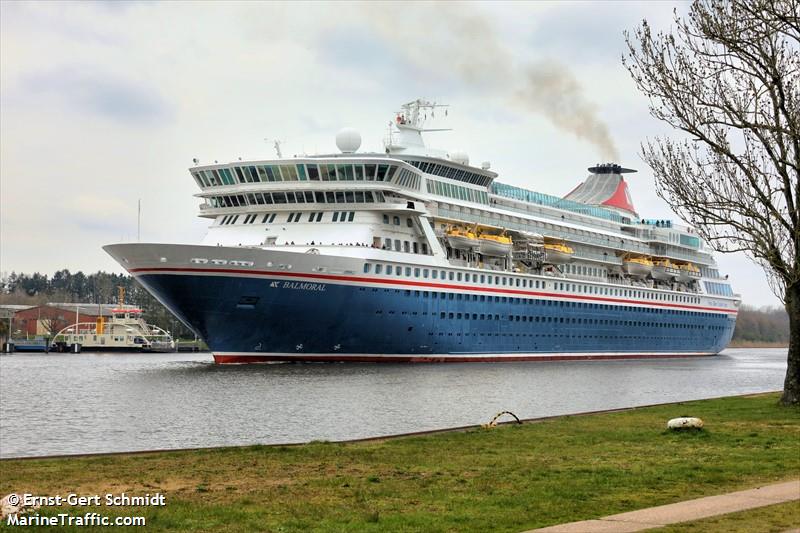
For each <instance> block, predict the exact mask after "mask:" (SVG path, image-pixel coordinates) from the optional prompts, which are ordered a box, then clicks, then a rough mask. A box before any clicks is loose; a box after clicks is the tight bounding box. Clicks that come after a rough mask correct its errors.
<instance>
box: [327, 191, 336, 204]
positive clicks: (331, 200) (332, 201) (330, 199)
mask: <svg viewBox="0 0 800 533" xmlns="http://www.w3.org/2000/svg"><path fill="white" fill-rule="evenodd" d="M325 202H327V203H329V204H335V203H336V200H335V199H334V194H333V193H332V192H330V191H329V192H326V193H325Z"/></svg>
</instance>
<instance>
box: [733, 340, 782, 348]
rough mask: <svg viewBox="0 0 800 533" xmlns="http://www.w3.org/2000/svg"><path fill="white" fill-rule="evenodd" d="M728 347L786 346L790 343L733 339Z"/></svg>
mask: <svg viewBox="0 0 800 533" xmlns="http://www.w3.org/2000/svg"><path fill="white" fill-rule="evenodd" d="M728 348H786V349H787V350H788V349H789V345H788V344H786V343H785V342H762V341H741V340H740V341H731V343H730V344H729V345H728Z"/></svg>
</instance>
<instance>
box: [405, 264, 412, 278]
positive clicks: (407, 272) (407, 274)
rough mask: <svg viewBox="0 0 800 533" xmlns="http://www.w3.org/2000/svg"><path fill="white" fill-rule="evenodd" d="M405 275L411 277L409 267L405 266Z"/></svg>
mask: <svg viewBox="0 0 800 533" xmlns="http://www.w3.org/2000/svg"><path fill="white" fill-rule="evenodd" d="M406 276H407V277H409V278H410V277H411V267H406Z"/></svg>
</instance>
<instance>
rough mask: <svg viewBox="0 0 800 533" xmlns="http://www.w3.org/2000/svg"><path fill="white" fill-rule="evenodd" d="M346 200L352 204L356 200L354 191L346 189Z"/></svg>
mask: <svg viewBox="0 0 800 533" xmlns="http://www.w3.org/2000/svg"><path fill="white" fill-rule="evenodd" d="M344 201H345V203H348V204H352V203H353V202H355V198H354V197H353V191H346V192H345V193H344Z"/></svg>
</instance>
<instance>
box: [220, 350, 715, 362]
mask: <svg viewBox="0 0 800 533" xmlns="http://www.w3.org/2000/svg"><path fill="white" fill-rule="evenodd" d="M713 355H714V354H680V353H676V354H670V353H665V354H621V355H603V354H597V355H589V354H587V355H539V356H526V355H513V356H508V357H498V356H493V357H488V356H487V357H459V356H446V357H445V356H436V355H432V356H424V355H420V356H385V357H375V356H369V355H340V356H336V355H320V356H308V355H305V356H302V355H301V356H291V355H216V354H215V355H214V362H215V363H217V364H220V365H225V364H245V363H267V362H272V361H305V362H329V363H332V362H356V363H498V362H506V361H507V362H509V363H512V362H521V361H544V362H546V361H609V360H616V359H620V360H623V359H673V358H687V357H712V356H713Z"/></svg>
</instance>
